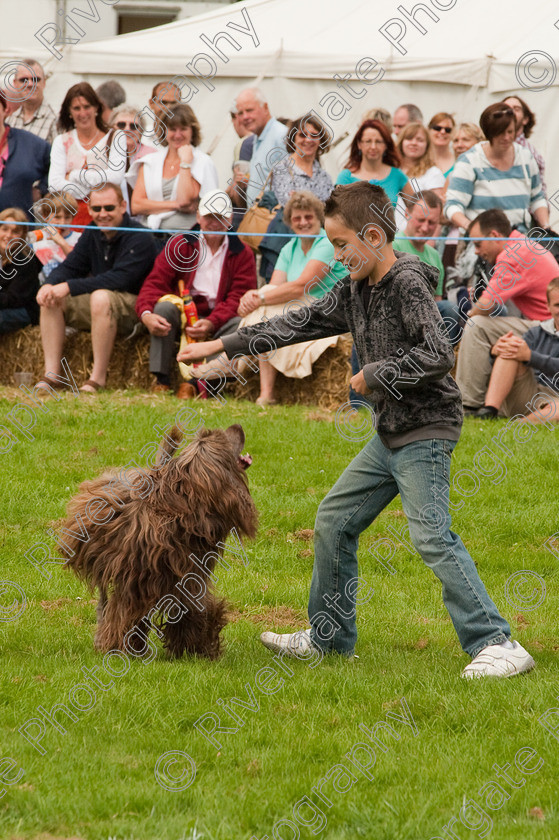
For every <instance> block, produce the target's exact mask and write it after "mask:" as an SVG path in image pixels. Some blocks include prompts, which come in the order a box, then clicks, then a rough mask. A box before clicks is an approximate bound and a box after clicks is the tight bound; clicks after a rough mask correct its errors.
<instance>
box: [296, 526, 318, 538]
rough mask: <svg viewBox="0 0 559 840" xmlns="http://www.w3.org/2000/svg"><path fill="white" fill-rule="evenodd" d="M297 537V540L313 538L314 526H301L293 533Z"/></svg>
mask: <svg viewBox="0 0 559 840" xmlns="http://www.w3.org/2000/svg"><path fill="white" fill-rule="evenodd" d="M293 536H294V537H295V539H297V540H307V541H308V540H312V538H313V537H314V529H313V528H299V530H298V531H295V533H294V534H293Z"/></svg>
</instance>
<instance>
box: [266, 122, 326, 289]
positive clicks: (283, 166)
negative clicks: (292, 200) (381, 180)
mask: <svg viewBox="0 0 559 840" xmlns="http://www.w3.org/2000/svg"><path fill="white" fill-rule="evenodd" d="M331 139H332V138H331V135H330V132H329V131H328V129H327V128H326V126H325V125H324V124H323V123H322V122H321V121H320V120H319V119H318V117H314V116H312V115H311V114H306V115H305V116H303V117H298V118H297V119H296V120H294V122H293V123H292V124H291V127H290V129H289V131H288V132H287V135H286V138H285V146H286V149H287V151H288V154H287V155H285V156H283V157H282V158H281V159H280V160H279V161H278V162H277V163H275V164H274V166H273V167H272V171H271V176H272V177H271V190H272V192H273V193H274V195H275V196H276V199H277V203H278V204H279V205H281V207H282V208H283V207H285V205H286V204H287V202H288V201H289V196H290V195H291V194H292V193H294V192H300V191H301V190H306V191H308V192H311V193H313V195H315V196H316V197H317V198H319V199H320V200H321V201H326V199H327V198H328V197H329V196H330V193H331V192H332V190H333V189H334V184H333V183H332V179H331V177H330V175H329V174H328V173H327V172H326V170H325V169H323V168H322V166H321V164H320V157H321V155H322V154H324V153H325V152H327V151H328V150H329V148H330V143H331ZM268 232H269V233H271V234H273V235H272V236H265V237H264V238H263V240H262V242H261V243H260V248H259V251H260V255H261V257H262V260H261V263H260V276H261V277H263V278H264V279H265V280H266V282H268V283H269V282H270V280H271V279H272V274H273V271H274V268H275V267H276V263H277V260H278V257H279V254H280V251H281V249H282V248H283V246H284V245H287V243H288V242H289V236H288V235H287V236H285V237H283V236H278V235H277V234H280V233H285V234H290V233H291V232H292V231H291V230H290V229H289V227H288V225H286V223H285V218H284V216H283V209H282V210H280V211H279V213H278V214H277V215H276V216H275V218H274V219H273V220H272V222H271V224H270V225H269V227H268Z"/></svg>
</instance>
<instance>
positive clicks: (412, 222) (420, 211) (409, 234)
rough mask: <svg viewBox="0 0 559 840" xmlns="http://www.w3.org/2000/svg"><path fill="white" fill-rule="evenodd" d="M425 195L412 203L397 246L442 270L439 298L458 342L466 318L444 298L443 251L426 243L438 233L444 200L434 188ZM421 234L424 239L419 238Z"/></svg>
mask: <svg viewBox="0 0 559 840" xmlns="http://www.w3.org/2000/svg"><path fill="white" fill-rule="evenodd" d="M421 195H422V197H423V200H424V203H423V204H412V205H411V207H408V208H406V217H407V220H408V221H407V224H406V227H405V229H404V230H403V231H399V232H398V233H397V234H396V236H395V238H394V247H395V249H396V250H397V251H404V253H406V254H413V255H414V256H416V257H419V259H420V260H421V261H422V262H424V263H427V265H432V266H433V267H434V268H436V269H437V270H438V272H439V283H438V285H437V288H436V291H435V300H436V302H437V306H438V309H439V312H440V313H441V317H442V318H443V320H444V322H445V324H446V327H447V334H448V338H449V341H450V343H451V344H453V345H454V344H457V343H458V342H459V341H460V336H461V334H462V324H463V320H462V318H461V316H460V312H459V311H458V307H457V306H455V305H454V304H453V303H451V302H450V301H449V300H443V291H444V266H443V262H442V260H441V258H440V256H439V252H438V251H436V250H435V249H434V248H433V247H432V246H431V245H428V244H427V242H426V238H429V237H430V236H435V235H436V232H437V228H438V227H439V224H440V218H441V214H442V210H443V202H442V200H441V198H440V197H439V196H438V195H437V193H436V192H433V190H423V191H422V193H421ZM417 237H421V238H420V239H418V238H417Z"/></svg>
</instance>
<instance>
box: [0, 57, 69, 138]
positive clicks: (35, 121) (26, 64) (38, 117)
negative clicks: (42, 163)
mask: <svg viewBox="0 0 559 840" xmlns="http://www.w3.org/2000/svg"><path fill="white" fill-rule="evenodd" d="M11 84H12V88H13V90H12V92H11V94H10V98H11V99H12V101H13V102H14V105H19V107H18V108H16V110H15V111H14V112H13V113H12V114H10V116H9V117H7V119H6V123H7V125H10V126H12V128H23V129H25V131H30V132H31V134H35V136H36V137H40V138H41V139H42V140H47V141H48V142H49V143H52V141H53V140H54V138H55V137H56V133H57V132H56V119H57V117H56V114H55V113H54V111H53V110H52V108H51V107H50V105H48V104H47V103H46V102H45V100H44V96H45V84H46V77H45V71H44V70H43V68H42V66H41V65H40V64H39V62H38V61H35V59H34V58H26V59H24V61H22V63H21V64H19V65H18V67H17V68H16V72H15V74H14V77H13V79H12V82H11Z"/></svg>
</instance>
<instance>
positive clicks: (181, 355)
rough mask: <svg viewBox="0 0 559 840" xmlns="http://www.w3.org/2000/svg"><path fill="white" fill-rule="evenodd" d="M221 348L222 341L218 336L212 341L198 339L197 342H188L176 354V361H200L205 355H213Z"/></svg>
mask: <svg viewBox="0 0 559 840" xmlns="http://www.w3.org/2000/svg"><path fill="white" fill-rule="evenodd" d="M222 350H223V342H222V340H221V339H220V338H216V339H214V341H199V342H198V343H197V344H188V345H187V346H186V347H185V348H184V349H183V350H179V352H178V354H177V362H186V363H187V364H188V363H189V362H200V361H202V359H205V358H206V356H213V354H214V353H220V352H221V351H222Z"/></svg>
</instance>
